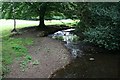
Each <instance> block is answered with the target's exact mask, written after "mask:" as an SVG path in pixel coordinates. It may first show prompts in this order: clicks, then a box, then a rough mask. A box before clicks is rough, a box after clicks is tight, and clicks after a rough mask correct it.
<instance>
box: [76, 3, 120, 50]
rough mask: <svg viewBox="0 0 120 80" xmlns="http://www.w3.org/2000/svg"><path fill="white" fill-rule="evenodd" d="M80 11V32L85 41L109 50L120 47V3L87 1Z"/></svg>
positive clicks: (78, 28)
mask: <svg viewBox="0 0 120 80" xmlns="http://www.w3.org/2000/svg"><path fill="white" fill-rule="evenodd" d="M79 11H82V12H81V17H80V19H81V22H80V24H79V27H77V31H78V32H83V34H84V35H85V41H88V42H92V43H94V44H98V45H99V46H104V47H105V48H107V49H109V50H113V49H119V47H120V35H119V34H120V28H119V26H120V23H119V22H120V3H85V4H84V5H83V7H82V8H80V10H79Z"/></svg>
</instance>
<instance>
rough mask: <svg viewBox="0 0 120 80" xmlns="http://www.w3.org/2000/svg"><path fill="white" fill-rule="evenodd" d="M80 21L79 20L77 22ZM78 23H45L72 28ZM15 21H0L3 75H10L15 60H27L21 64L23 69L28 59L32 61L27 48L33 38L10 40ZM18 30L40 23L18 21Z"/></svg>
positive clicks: (53, 21)
mask: <svg viewBox="0 0 120 80" xmlns="http://www.w3.org/2000/svg"><path fill="white" fill-rule="evenodd" d="M77 21H78V20H77ZM77 21H73V20H61V21H60V20H51V21H49V20H48V21H45V24H46V25H64V24H65V25H67V26H71V25H74V24H76V22H77ZM13 22H14V21H13V20H5V19H1V20H0V32H2V33H0V38H2V42H1V41H0V42H1V43H0V44H1V45H2V46H1V45H0V51H1V52H2V55H0V60H2V66H1V65H0V68H1V69H0V71H1V70H3V74H7V73H9V71H10V69H9V65H10V64H12V63H13V61H14V60H15V58H17V59H19V58H20V57H23V56H24V57H26V58H25V60H23V62H22V63H21V65H22V67H25V65H24V64H26V59H28V60H29V59H31V57H30V56H29V53H28V50H27V48H26V46H27V45H31V44H33V39H32V38H25V39H23V38H10V37H9V35H10V32H11V30H12V29H13V26H14V25H13V24H14V23H13ZM16 24H17V25H16V27H17V29H20V28H24V27H29V26H37V25H38V24H39V21H30V20H16ZM0 62H1V61H0ZM33 64H34V65H36V64H38V61H35V62H33Z"/></svg>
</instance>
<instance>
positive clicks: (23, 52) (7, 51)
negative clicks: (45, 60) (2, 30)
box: [2, 37, 33, 74]
mask: <svg viewBox="0 0 120 80" xmlns="http://www.w3.org/2000/svg"><path fill="white" fill-rule="evenodd" d="M32 43H33V40H32V39H30V38H25V39H22V38H9V37H5V38H3V42H2V68H3V74H6V73H8V72H9V70H8V67H7V66H8V65H9V64H11V63H12V62H13V60H14V59H15V58H18V57H22V56H27V55H29V54H28V50H27V48H26V47H25V46H26V45H31V44H32Z"/></svg>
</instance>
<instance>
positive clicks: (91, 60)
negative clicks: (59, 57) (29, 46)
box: [50, 29, 120, 78]
mask: <svg viewBox="0 0 120 80" xmlns="http://www.w3.org/2000/svg"><path fill="white" fill-rule="evenodd" d="M72 31H74V29H67V30H62V31H58V32H56V33H54V34H52V35H50V36H51V37H52V38H55V39H59V38H58V37H60V40H62V41H65V46H66V47H67V48H68V49H69V50H70V52H71V54H72V57H73V58H74V59H73V61H72V62H71V63H70V64H68V65H67V66H66V67H65V68H62V69H60V70H57V71H56V72H55V73H53V74H52V76H51V78H120V69H119V67H120V65H119V64H120V54H119V52H109V51H105V50H104V49H99V48H94V47H93V46H91V45H87V46H86V45H84V44H81V43H80V42H78V40H79V39H78V37H77V36H76V35H74V34H73V33H72ZM56 37H57V38H56ZM61 37H62V38H61ZM74 38H77V39H76V40H75V39H74ZM83 47H84V48H83Z"/></svg>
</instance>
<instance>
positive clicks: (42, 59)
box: [5, 29, 71, 78]
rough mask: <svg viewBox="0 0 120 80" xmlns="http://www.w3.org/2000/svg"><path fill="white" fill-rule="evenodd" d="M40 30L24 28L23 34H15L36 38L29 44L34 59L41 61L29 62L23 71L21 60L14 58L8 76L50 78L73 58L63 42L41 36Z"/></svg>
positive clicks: (21, 36)
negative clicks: (34, 63)
mask: <svg viewBox="0 0 120 80" xmlns="http://www.w3.org/2000/svg"><path fill="white" fill-rule="evenodd" d="M39 33H40V32H39V31H35V29H30V30H23V32H22V34H21V35H17V36H15V37H16V38H17V37H20V38H28V37H31V38H33V39H34V44H33V45H31V46H27V48H28V51H29V54H30V55H31V56H32V60H33V61H34V60H37V61H39V64H37V65H33V64H32V63H29V64H27V66H28V67H27V69H26V70H25V71H24V72H23V71H21V68H20V62H21V59H20V60H14V63H13V64H12V65H11V66H10V67H11V72H10V73H9V74H7V75H6V76H5V77H6V78H49V76H50V75H51V74H52V73H53V72H55V71H56V70H58V69H60V68H63V67H64V66H65V65H67V64H68V63H69V62H70V60H71V58H70V54H69V51H68V50H67V49H66V47H65V46H64V45H63V42H61V41H58V40H54V39H52V38H49V37H39V36H38V34H39Z"/></svg>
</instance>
